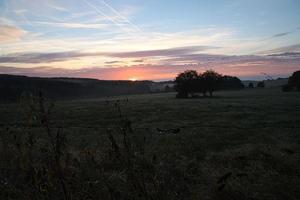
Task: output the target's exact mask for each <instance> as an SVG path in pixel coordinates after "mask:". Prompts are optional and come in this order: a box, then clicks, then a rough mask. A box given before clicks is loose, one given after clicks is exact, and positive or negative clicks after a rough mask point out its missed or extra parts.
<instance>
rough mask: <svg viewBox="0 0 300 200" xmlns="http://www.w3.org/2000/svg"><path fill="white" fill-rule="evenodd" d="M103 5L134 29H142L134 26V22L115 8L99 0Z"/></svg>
mask: <svg viewBox="0 0 300 200" xmlns="http://www.w3.org/2000/svg"><path fill="white" fill-rule="evenodd" d="M99 1H100V2H101V3H102V4H103V5H105V6H106V7H108V8H109V9H110V10H111V11H113V12H114V13H115V14H116V15H117V16H119V17H120V18H122V19H123V20H125V21H126V22H127V23H128V24H130V25H131V26H132V27H134V29H136V30H138V31H140V32H142V30H141V29H140V28H139V27H138V26H136V25H135V24H133V23H132V22H131V21H130V20H129V19H128V18H126V17H124V16H123V15H122V14H121V13H120V12H118V11H117V10H116V9H114V8H113V7H112V6H110V5H109V4H108V3H106V2H105V1H103V0H99Z"/></svg>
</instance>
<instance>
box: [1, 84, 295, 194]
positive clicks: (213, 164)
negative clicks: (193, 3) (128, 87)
mask: <svg viewBox="0 0 300 200" xmlns="http://www.w3.org/2000/svg"><path fill="white" fill-rule="evenodd" d="M174 96H175V94H174V93H164V94H145V95H130V96H119V97H107V98H101V99H90V100H82V101H81V100H76V101H75V100H74V101H59V102H55V106H54V108H53V113H52V114H51V127H52V128H53V129H55V130H56V129H61V130H62V132H63V133H64V134H65V135H66V138H67V141H68V142H67V143H68V148H69V151H70V152H71V153H72V154H73V155H77V154H78V155H79V154H80V152H81V151H82V150H86V149H94V148H96V147H99V146H100V149H104V148H106V147H109V146H110V145H109V144H110V140H109V139H108V136H107V132H110V133H112V135H114V137H115V138H116V140H117V141H119V140H121V138H122V137H121V136H122V134H120V124H121V123H122V122H120V118H126V119H128V121H130V122H129V123H130V128H132V129H133V133H132V135H134V136H135V138H137V139H136V141H140V142H137V143H138V144H141V143H143V145H145V146H146V148H145V149H146V150H145V151H147V152H148V153H146V154H149V155H150V154H151V155H152V156H153V155H155V157H156V159H157V160H158V164H157V165H155V166H167V167H166V169H169V168H168V166H169V167H170V168H172V169H175V168H176V169H178V170H179V171H180V174H181V175H182V176H183V179H184V180H183V181H182V183H183V184H184V185H185V186H186V187H188V188H187V190H189V194H187V195H186V196H182V198H181V196H180V195H179V194H178V195H177V196H176V195H174V196H172V197H174V198H173V199H183V197H184V198H185V199H300V134H299V133H300V117H299V116H300V115H299V111H300V93H297V92H290V93H283V92H281V91H280V89H279V88H266V89H253V90H251V89H249V90H242V91H225V92H216V94H215V97H213V98H193V99H175V98H174ZM25 104H26V100H24V101H22V102H21V103H20V104H1V105H0V120H1V121H0V123H1V132H2V133H3V132H5V131H6V130H8V129H10V130H15V131H19V132H24V133H25V132H26V133H27V132H32V133H35V134H36V135H38V136H37V137H38V138H39V137H41V138H42V139H40V140H43V138H44V139H45V138H46V137H45V136H44V135H43V134H41V132H43V129H42V128H41V127H40V126H38V125H36V124H34V123H28V116H29V114H28V111H27V110H26V109H25V107H26V106H24V105H25ZM120 110H121V115H122V116H121V117H120V112H119V111H120ZM121 121H122V120H121ZM2 146H4V145H2ZM169 163H170V164H169ZM168 164H169V165H168ZM2 168H3V166H2ZM172 169H171V171H172ZM165 171H166V170H165ZM2 175H3V173H2ZM171 176H173V175H170V177H171ZM176 177H177V178H178V177H179V176H176ZM176 177H175V178H174V179H176ZM171 179H172V177H171ZM1 181H2V182H1V183H0V184H3V180H1ZM180 181H181V179H179V178H178V180H177V179H176V182H180ZM176 184H177V183H176ZM185 186H184V187H185ZM120 187H121V186H120ZM122 187H123V186H122ZM169 187H172V186H169ZM174 187H183V186H180V185H178V184H177V185H175V186H174ZM1 188H2V189H3V188H4V186H1ZM146 188H147V187H146ZM173 189H174V188H169V190H173ZM6 190H7V195H8V196H9V195H11V194H10V193H9V191H8V189H6ZM174 190H176V191H177V192H178V191H179V192H180V191H181V190H183V188H181V190H180V189H178V190H177V189H174ZM120 191H122V189H120ZM179 192H178V193H179ZM183 192H185V191H183ZM149 196H151V195H149ZM10 198H12V199H13V197H11V196H10ZM90 199H92V198H90ZM110 199H113V198H112V197H111V198H110ZM115 199H118V198H117V197H116V198H115ZM120 199H122V198H120ZM124 199H125V198H124ZM138 199H147V198H146V196H145V198H138ZM149 199H151V198H149ZM157 199H158V198H157ZM161 199H164V198H161Z"/></svg>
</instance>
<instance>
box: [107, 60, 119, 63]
mask: <svg viewBox="0 0 300 200" xmlns="http://www.w3.org/2000/svg"><path fill="white" fill-rule="evenodd" d="M116 63H123V62H122V61H120V60H113V61H107V62H105V64H116Z"/></svg>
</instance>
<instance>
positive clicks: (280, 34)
mask: <svg viewBox="0 0 300 200" xmlns="http://www.w3.org/2000/svg"><path fill="white" fill-rule="evenodd" d="M291 33H292V32H284V33H277V34H275V35H273V36H272V38H277V37H283V36H286V35H289V34H291Z"/></svg>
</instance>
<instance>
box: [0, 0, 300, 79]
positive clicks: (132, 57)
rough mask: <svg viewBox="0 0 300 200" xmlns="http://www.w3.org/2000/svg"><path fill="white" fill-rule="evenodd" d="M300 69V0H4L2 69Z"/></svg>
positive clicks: (56, 72)
mask: <svg viewBox="0 0 300 200" xmlns="http://www.w3.org/2000/svg"><path fill="white" fill-rule="evenodd" d="M188 69H193V70H197V71H198V72H200V73H201V72H203V71H205V70H208V69H213V70H215V71H217V72H219V73H222V74H226V75H232V76H238V77H239V78H241V79H244V80H246V79H256V80H262V79H265V78H266V75H265V73H266V74H268V75H270V76H271V77H274V78H277V77H288V76H289V75H291V73H292V72H294V71H296V70H300V1H299V0H209V1H208V0H189V1H183V0H143V1H141V0H0V73H2V74H16V75H28V76H41V77H56V76H60V77H85V78H96V79H106V80H127V79H129V80H157V81H159V80H172V79H174V78H175V76H176V75H177V74H178V73H180V72H183V71H184V70H188Z"/></svg>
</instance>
